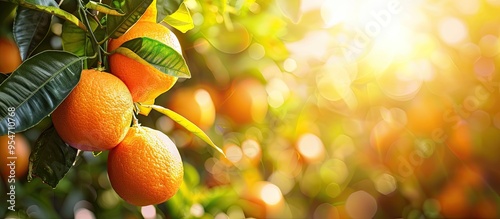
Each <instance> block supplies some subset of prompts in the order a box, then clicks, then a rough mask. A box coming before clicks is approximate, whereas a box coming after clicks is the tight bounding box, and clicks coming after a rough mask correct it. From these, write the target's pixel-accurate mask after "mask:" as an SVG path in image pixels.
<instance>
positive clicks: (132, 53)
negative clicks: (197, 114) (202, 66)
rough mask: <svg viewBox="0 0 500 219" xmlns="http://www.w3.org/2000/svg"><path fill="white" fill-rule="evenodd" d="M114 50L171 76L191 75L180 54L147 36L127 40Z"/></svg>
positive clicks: (187, 76)
mask: <svg viewBox="0 0 500 219" xmlns="http://www.w3.org/2000/svg"><path fill="white" fill-rule="evenodd" d="M115 52H116V53H119V54H122V55H124V56H127V57H129V58H132V59H134V60H136V61H138V62H140V63H143V64H145V65H148V64H150V65H152V66H154V67H155V68H156V69H158V70H159V71H161V72H163V73H165V74H168V75H171V76H175V77H179V78H190V77H191V73H190V72H189V68H188V66H187V64H186V61H185V60H184V58H183V57H182V54H180V53H179V52H177V51H176V50H175V49H173V48H172V47H170V46H168V45H165V44H164V43H162V42H160V41H157V40H154V39H151V38H148V37H140V38H135V39H132V40H129V41H127V42H125V43H123V44H122V45H121V46H120V47H118V48H117V49H116V50H115ZM139 73H140V72H139Z"/></svg>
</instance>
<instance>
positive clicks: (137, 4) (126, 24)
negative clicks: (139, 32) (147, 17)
mask: <svg viewBox="0 0 500 219" xmlns="http://www.w3.org/2000/svg"><path fill="white" fill-rule="evenodd" d="M151 2H153V0H134V1H125V0H113V2H112V3H113V4H112V5H113V6H114V7H116V8H118V9H120V10H122V11H123V12H124V13H125V15H124V16H113V15H108V19H107V30H106V33H107V34H108V36H110V37H111V38H118V37H120V36H121V35H123V34H124V33H125V32H127V30H128V29H129V28H130V27H132V25H134V24H135V22H137V20H139V18H140V17H141V16H142V14H144V12H145V11H146V9H147V8H148V6H149V5H150V4H151Z"/></svg>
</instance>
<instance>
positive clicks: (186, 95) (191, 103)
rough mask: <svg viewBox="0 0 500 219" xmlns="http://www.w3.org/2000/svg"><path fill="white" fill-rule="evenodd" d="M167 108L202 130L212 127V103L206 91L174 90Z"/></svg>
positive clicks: (213, 114) (213, 108)
mask: <svg viewBox="0 0 500 219" xmlns="http://www.w3.org/2000/svg"><path fill="white" fill-rule="evenodd" d="M167 107H168V108H169V109H171V110H173V111H174V112H177V113H179V114H181V115H182V116H184V117H185V118H186V119H188V120H189V121H191V122H193V123H194V124H195V125H197V126H198V127H200V128H201V129H203V130H207V129H209V128H210V127H212V125H213V124H214V121H215V107H214V103H213V101H212V98H211V97H210V94H209V93H208V91H206V90H205V89H202V88H196V87H186V88H180V89H178V90H176V91H175V92H174V93H173V94H172V96H171V98H170V100H169V101H168V103H167Z"/></svg>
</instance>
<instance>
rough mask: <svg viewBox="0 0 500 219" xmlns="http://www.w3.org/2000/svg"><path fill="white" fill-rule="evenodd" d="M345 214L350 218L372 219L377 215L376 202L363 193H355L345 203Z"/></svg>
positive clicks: (370, 196)
mask: <svg viewBox="0 0 500 219" xmlns="http://www.w3.org/2000/svg"><path fill="white" fill-rule="evenodd" d="M345 208H346V210H347V214H349V216H351V217H352V218H356V219H363V218H373V216H374V215H375V213H377V208H378V207H377V201H376V200H375V198H373V196H372V195H370V194H369V193H367V192H365V191H357V192H354V193H352V194H351V195H350V196H349V198H347V200H346V203H345Z"/></svg>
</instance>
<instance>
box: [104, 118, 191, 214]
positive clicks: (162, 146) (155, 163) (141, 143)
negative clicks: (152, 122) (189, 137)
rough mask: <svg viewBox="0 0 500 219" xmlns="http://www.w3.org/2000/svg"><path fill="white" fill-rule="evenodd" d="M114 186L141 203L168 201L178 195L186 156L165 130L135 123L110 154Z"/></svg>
mask: <svg viewBox="0 0 500 219" xmlns="http://www.w3.org/2000/svg"><path fill="white" fill-rule="evenodd" d="M108 174H109V180H110V182H111V185H112V186H113V189H114V190H115V191H116V193H118V195H119V196H120V197H122V198H123V199H124V200H125V201H127V202H128V203H130V204H133V205H137V206H145V205H153V204H159V203H162V202H165V201H166V200H168V199H170V198H171V197H172V196H174V195H175V193H176V192H177V190H178V189H179V187H180V185H181V183H182V180H183V175H184V168H183V166H182V159H181V156H180V155H179V151H178V150H177V148H176V147H175V145H174V143H173V142H172V140H170V138H168V136H166V135H165V134H163V132H160V131H157V130H154V129H151V128H148V127H140V126H133V127H132V128H130V130H129V132H128V133H127V136H126V137H125V139H124V140H123V141H122V142H121V143H120V144H119V145H118V146H116V147H115V148H113V149H112V150H111V151H110V152H109V155H108Z"/></svg>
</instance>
